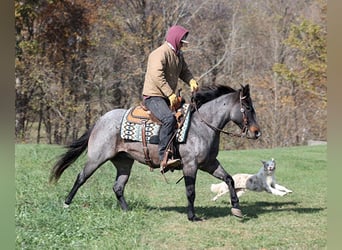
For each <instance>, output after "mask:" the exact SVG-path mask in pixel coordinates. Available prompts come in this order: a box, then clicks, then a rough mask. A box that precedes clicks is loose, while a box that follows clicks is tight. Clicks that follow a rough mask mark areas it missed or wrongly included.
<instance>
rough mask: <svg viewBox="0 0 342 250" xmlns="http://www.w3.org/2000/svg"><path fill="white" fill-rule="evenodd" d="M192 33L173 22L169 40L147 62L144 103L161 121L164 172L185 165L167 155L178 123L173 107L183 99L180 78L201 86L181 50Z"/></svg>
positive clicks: (161, 151)
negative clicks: (180, 97) (179, 97)
mask: <svg viewBox="0 0 342 250" xmlns="http://www.w3.org/2000/svg"><path fill="white" fill-rule="evenodd" d="M188 33H189V31H188V30H187V29H185V28H184V27H182V26H179V25H174V26H172V27H171V28H170V29H169V30H168V32H167V34H166V37H165V42H164V43H163V44H162V45H161V46H160V47H158V48H157V49H155V50H154V51H152V52H151V54H150V55H149V58H148V63H147V70H146V75H145V82H144V87H143V93H142V94H143V103H144V105H145V106H146V108H147V109H149V110H150V111H151V112H152V114H153V115H154V116H155V117H156V118H157V119H158V120H159V121H160V122H161V128H160V134H159V146H158V149H159V159H160V171H161V172H162V173H164V172H166V171H168V170H169V169H170V168H173V167H177V166H179V165H181V160H180V159H176V158H173V159H170V158H169V157H168V156H167V155H165V154H167V147H168V145H169V142H170V141H171V140H172V136H173V134H174V131H175V127H176V124H177V121H176V118H175V116H174V114H173V113H172V109H173V108H174V107H176V106H177V105H178V102H179V99H178V98H177V96H176V94H175V91H176V89H177V83H178V78H180V79H181V80H183V81H184V82H186V83H188V84H189V85H190V88H191V91H196V90H197V89H198V84H197V82H196V80H194V78H193V75H192V73H191V71H190V70H189V68H188V65H187V64H186V62H185V60H184V57H183V53H182V51H181V48H182V46H183V45H184V44H186V43H188V42H187V41H186V38H187V36H188Z"/></svg>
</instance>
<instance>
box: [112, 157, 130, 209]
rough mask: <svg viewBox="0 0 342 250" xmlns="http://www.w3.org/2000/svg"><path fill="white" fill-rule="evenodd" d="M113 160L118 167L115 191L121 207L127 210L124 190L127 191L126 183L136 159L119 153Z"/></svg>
mask: <svg viewBox="0 0 342 250" xmlns="http://www.w3.org/2000/svg"><path fill="white" fill-rule="evenodd" d="M111 161H112V162H113V164H114V165H115V167H116V169H117V173H116V179H115V183H114V186H113V191H114V193H115V195H116V198H117V199H118V202H119V204H120V206H121V209H122V210H124V211H127V210H128V205H127V202H126V200H125V197H124V191H125V186H126V183H127V181H128V179H129V176H130V174H131V170H132V165H133V163H134V160H133V159H129V158H126V157H124V156H120V155H118V156H117V157H115V158H114V159H112V160H111Z"/></svg>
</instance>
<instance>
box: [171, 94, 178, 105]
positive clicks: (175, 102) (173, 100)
mask: <svg viewBox="0 0 342 250" xmlns="http://www.w3.org/2000/svg"><path fill="white" fill-rule="evenodd" d="M169 100H170V106H171V108H174V107H176V106H177V104H178V98H177V96H176V94H172V95H170V96H169Z"/></svg>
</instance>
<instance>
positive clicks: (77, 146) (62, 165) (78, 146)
mask: <svg viewBox="0 0 342 250" xmlns="http://www.w3.org/2000/svg"><path fill="white" fill-rule="evenodd" d="M91 131H92V128H91V129H89V130H88V131H87V132H85V133H84V134H83V135H82V136H81V137H80V138H78V139H76V140H75V141H73V142H72V143H71V144H70V145H68V146H66V148H67V149H69V150H68V151H67V152H66V153H64V154H62V155H61V156H60V158H59V160H58V161H57V162H56V164H55V165H54V166H53V168H52V169H51V173H50V179H49V182H50V183H51V182H53V183H56V182H57V181H58V180H59V178H60V177H61V175H62V174H63V172H64V170H66V169H67V168H68V167H69V166H70V165H71V164H73V163H74V162H75V161H76V160H77V158H78V157H80V155H81V154H82V153H83V152H84V151H85V150H86V149H87V147H88V141H89V137H90V134H91Z"/></svg>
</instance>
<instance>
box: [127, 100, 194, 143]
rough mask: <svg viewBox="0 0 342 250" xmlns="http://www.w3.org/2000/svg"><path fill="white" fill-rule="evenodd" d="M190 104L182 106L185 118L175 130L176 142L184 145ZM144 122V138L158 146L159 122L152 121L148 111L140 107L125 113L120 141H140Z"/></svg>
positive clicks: (188, 122)
mask: <svg viewBox="0 0 342 250" xmlns="http://www.w3.org/2000/svg"><path fill="white" fill-rule="evenodd" d="M189 107H190V104H188V103H186V104H184V105H183V108H182V111H181V112H182V113H183V115H184V117H185V121H184V123H183V125H182V126H181V127H180V128H178V129H177V135H176V138H177V141H178V142H179V143H184V142H185V141H186V135H187V132H188V127H189V124H190V112H189ZM143 121H144V122H145V136H146V141H147V143H151V144H158V142H159V130H160V122H159V121H157V120H153V118H152V117H151V115H150V113H149V111H145V110H143V108H142V107H141V106H137V107H132V108H130V109H129V110H127V111H126V113H125V115H124V116H123V119H122V121H121V129H120V135H121V138H122V139H125V140H130V141H142V122H143Z"/></svg>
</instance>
